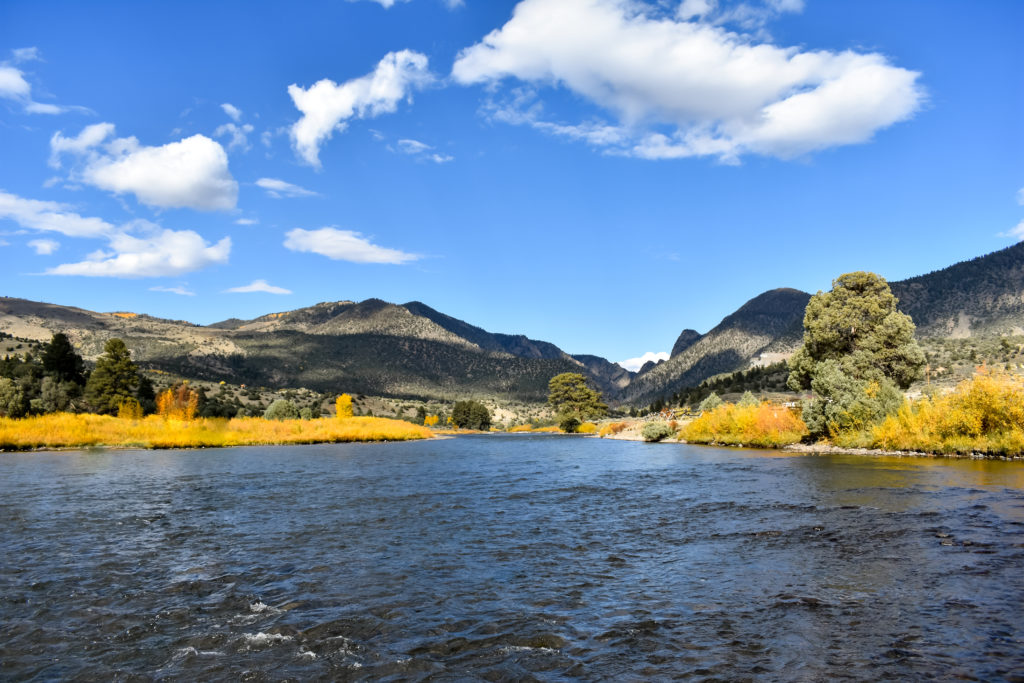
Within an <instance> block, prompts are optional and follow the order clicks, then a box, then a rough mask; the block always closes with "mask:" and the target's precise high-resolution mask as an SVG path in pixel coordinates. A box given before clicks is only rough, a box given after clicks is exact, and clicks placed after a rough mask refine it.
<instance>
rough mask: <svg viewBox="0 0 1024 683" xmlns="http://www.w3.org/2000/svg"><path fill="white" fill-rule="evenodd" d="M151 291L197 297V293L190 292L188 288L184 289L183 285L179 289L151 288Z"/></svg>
mask: <svg viewBox="0 0 1024 683" xmlns="http://www.w3.org/2000/svg"><path fill="white" fill-rule="evenodd" d="M149 291H151V292H167V293H169V294H177V295H179V296H195V295H196V293H195V292H192V291H189V290H188V288H186V287H184V286H183V285H178V286H177V287H150V288H149Z"/></svg>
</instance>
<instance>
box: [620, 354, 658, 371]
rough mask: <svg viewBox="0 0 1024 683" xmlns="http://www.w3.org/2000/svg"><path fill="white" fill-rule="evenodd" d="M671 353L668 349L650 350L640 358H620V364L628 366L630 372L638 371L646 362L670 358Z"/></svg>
mask: <svg viewBox="0 0 1024 683" xmlns="http://www.w3.org/2000/svg"><path fill="white" fill-rule="evenodd" d="M668 359H669V354H668V352H666V351H658V352H654V351H648V352H647V353H645V354H644V355H642V356H640V357H639V358H627V359H626V360H620V361H619V365H621V366H622V367H624V368H626V369H627V370H629V371H630V372H636V371H638V370H639V369H640V368H642V367H643V366H644V363H648V362H650V361H654V362H655V363H657V362H658V361H659V360H668Z"/></svg>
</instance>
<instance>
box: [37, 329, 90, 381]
mask: <svg viewBox="0 0 1024 683" xmlns="http://www.w3.org/2000/svg"><path fill="white" fill-rule="evenodd" d="M42 361H43V371H44V372H45V373H46V374H47V375H50V376H51V377H53V378H55V379H56V380H57V381H58V382H73V383H75V384H78V385H84V384H85V363H84V362H83V361H82V357H81V356H79V355H78V354H77V353H75V347H73V346H72V345H71V342H70V341H69V340H68V337H67V335H66V334H64V333H63V332H57V333H56V334H54V335H53V339H51V340H50V343H48V344H47V345H46V346H45V347H44V348H43V355H42Z"/></svg>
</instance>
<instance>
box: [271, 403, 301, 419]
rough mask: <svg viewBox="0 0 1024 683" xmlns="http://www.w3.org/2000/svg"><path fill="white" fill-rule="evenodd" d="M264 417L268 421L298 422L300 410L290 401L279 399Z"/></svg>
mask: <svg viewBox="0 0 1024 683" xmlns="http://www.w3.org/2000/svg"><path fill="white" fill-rule="evenodd" d="M263 417H265V418H266V419H268V420H297V419H299V410H298V408H296V407H295V404H294V403H292V402H291V401H289V400H288V399H286V398H279V399H277V400H276V401H274V402H273V403H271V404H270V406H269V407H268V408H267V410H266V411H265V412H264V413H263Z"/></svg>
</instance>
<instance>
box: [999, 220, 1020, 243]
mask: <svg viewBox="0 0 1024 683" xmlns="http://www.w3.org/2000/svg"><path fill="white" fill-rule="evenodd" d="M999 236H1000V237H1012V238H1013V239H1015V240H1017V241H1018V242H1024V221H1021V222H1020V223H1018V224H1017V227H1015V228H1010V229H1009V230H1007V231H1006V232H1001V233H999Z"/></svg>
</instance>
